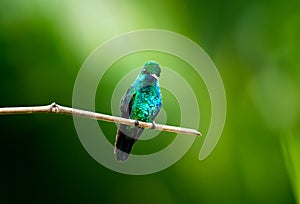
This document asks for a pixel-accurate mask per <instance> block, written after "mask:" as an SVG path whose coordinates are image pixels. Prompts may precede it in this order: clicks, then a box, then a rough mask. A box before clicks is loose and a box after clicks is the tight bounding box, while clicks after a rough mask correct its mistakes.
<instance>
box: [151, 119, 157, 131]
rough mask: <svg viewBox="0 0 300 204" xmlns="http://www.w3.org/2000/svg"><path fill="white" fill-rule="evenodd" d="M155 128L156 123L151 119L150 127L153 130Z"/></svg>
mask: <svg viewBox="0 0 300 204" xmlns="http://www.w3.org/2000/svg"><path fill="white" fill-rule="evenodd" d="M155 128H156V124H155V122H154V121H153V122H152V126H151V129H152V130H154V129H155Z"/></svg>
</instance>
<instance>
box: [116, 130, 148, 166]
mask: <svg viewBox="0 0 300 204" xmlns="http://www.w3.org/2000/svg"><path fill="white" fill-rule="evenodd" d="M143 131H144V129H143V128H138V127H131V128H130V130H129V131H128V130H126V126H125V125H120V128H119V129H118V132H117V135H116V143H115V154H116V159H117V160H118V161H125V160H127V159H128V157H129V154H130V152H131V150H132V146H133V144H134V143H135V142H136V141H137V139H138V138H139V137H140V135H141V134H142V132H143ZM126 132H128V134H126Z"/></svg>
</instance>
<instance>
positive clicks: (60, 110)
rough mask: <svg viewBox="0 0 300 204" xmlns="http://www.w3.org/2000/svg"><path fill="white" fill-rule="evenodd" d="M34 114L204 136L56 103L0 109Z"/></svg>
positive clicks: (180, 129) (0, 113) (179, 128)
mask: <svg viewBox="0 0 300 204" xmlns="http://www.w3.org/2000/svg"><path fill="white" fill-rule="evenodd" d="M32 113H56V114H66V115H75V116H80V117H85V118H90V119H97V120H103V121H107V122H115V123H121V124H125V125H131V126H134V125H136V126H138V127H142V128H152V129H154V130H162V131H167V132H175V133H182V134H189V135H196V136H202V134H201V133H200V132H198V131H197V130H194V129H189V128H182V127H175V126H170V125H162V124H155V127H154V128H153V127H152V126H153V125H152V123H146V122H142V121H138V124H137V122H136V120H131V119H126V118H120V117H116V116H110V115H105V114H102V113H95V112H91V111H85V110H80V109H75V108H69V107H65V106H61V105H58V104H56V103H52V104H50V105H46V106H31V107H8V108H0V115H5V114H32Z"/></svg>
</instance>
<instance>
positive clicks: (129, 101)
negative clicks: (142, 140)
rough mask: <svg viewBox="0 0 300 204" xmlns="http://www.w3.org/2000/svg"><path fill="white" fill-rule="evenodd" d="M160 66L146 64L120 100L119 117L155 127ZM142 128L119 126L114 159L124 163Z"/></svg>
mask: <svg viewBox="0 0 300 204" xmlns="http://www.w3.org/2000/svg"><path fill="white" fill-rule="evenodd" d="M160 72H161V69H160V66H159V64H158V63H157V62H155V61H152V60H151V61H149V62H147V63H146V64H145V65H144V67H143V68H142V70H141V72H140V74H139V75H138V77H137V78H136V80H135V82H134V83H133V84H132V85H131V86H130V87H129V89H128V90H127V92H126V93H125V95H124V96H123V98H122V100H121V106H120V110H121V117H122V118H130V119H133V120H136V121H137V122H136V123H137V124H136V125H138V121H143V122H149V123H152V124H153V127H155V123H154V119H155V117H156V116H157V114H158V113H159V111H160V109H161V104H162V99H161V93H160V88H159V83H158V77H159V76H160ZM143 131H144V129H143V128H139V127H137V126H129V125H123V124H120V126H119V129H118V132H117V135H116V142H115V155H116V159H117V160H120V161H125V160H126V159H127V158H128V156H129V154H130V152H131V149H132V146H133V144H134V143H135V142H136V141H137V139H138V138H139V137H140V135H141V134H142V132H143Z"/></svg>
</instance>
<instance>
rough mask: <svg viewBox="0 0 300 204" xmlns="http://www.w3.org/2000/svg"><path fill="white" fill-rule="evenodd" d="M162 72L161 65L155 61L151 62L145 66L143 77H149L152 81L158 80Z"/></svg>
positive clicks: (142, 72)
mask: <svg viewBox="0 0 300 204" xmlns="http://www.w3.org/2000/svg"><path fill="white" fill-rule="evenodd" d="M160 72H161V69H160V66H159V64H158V63H157V62H155V61H153V60H150V61H148V62H147V63H146V64H145V65H144V67H143V69H142V71H141V75H144V76H148V77H150V78H152V79H153V78H154V79H156V80H158V77H159V76H160Z"/></svg>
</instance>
